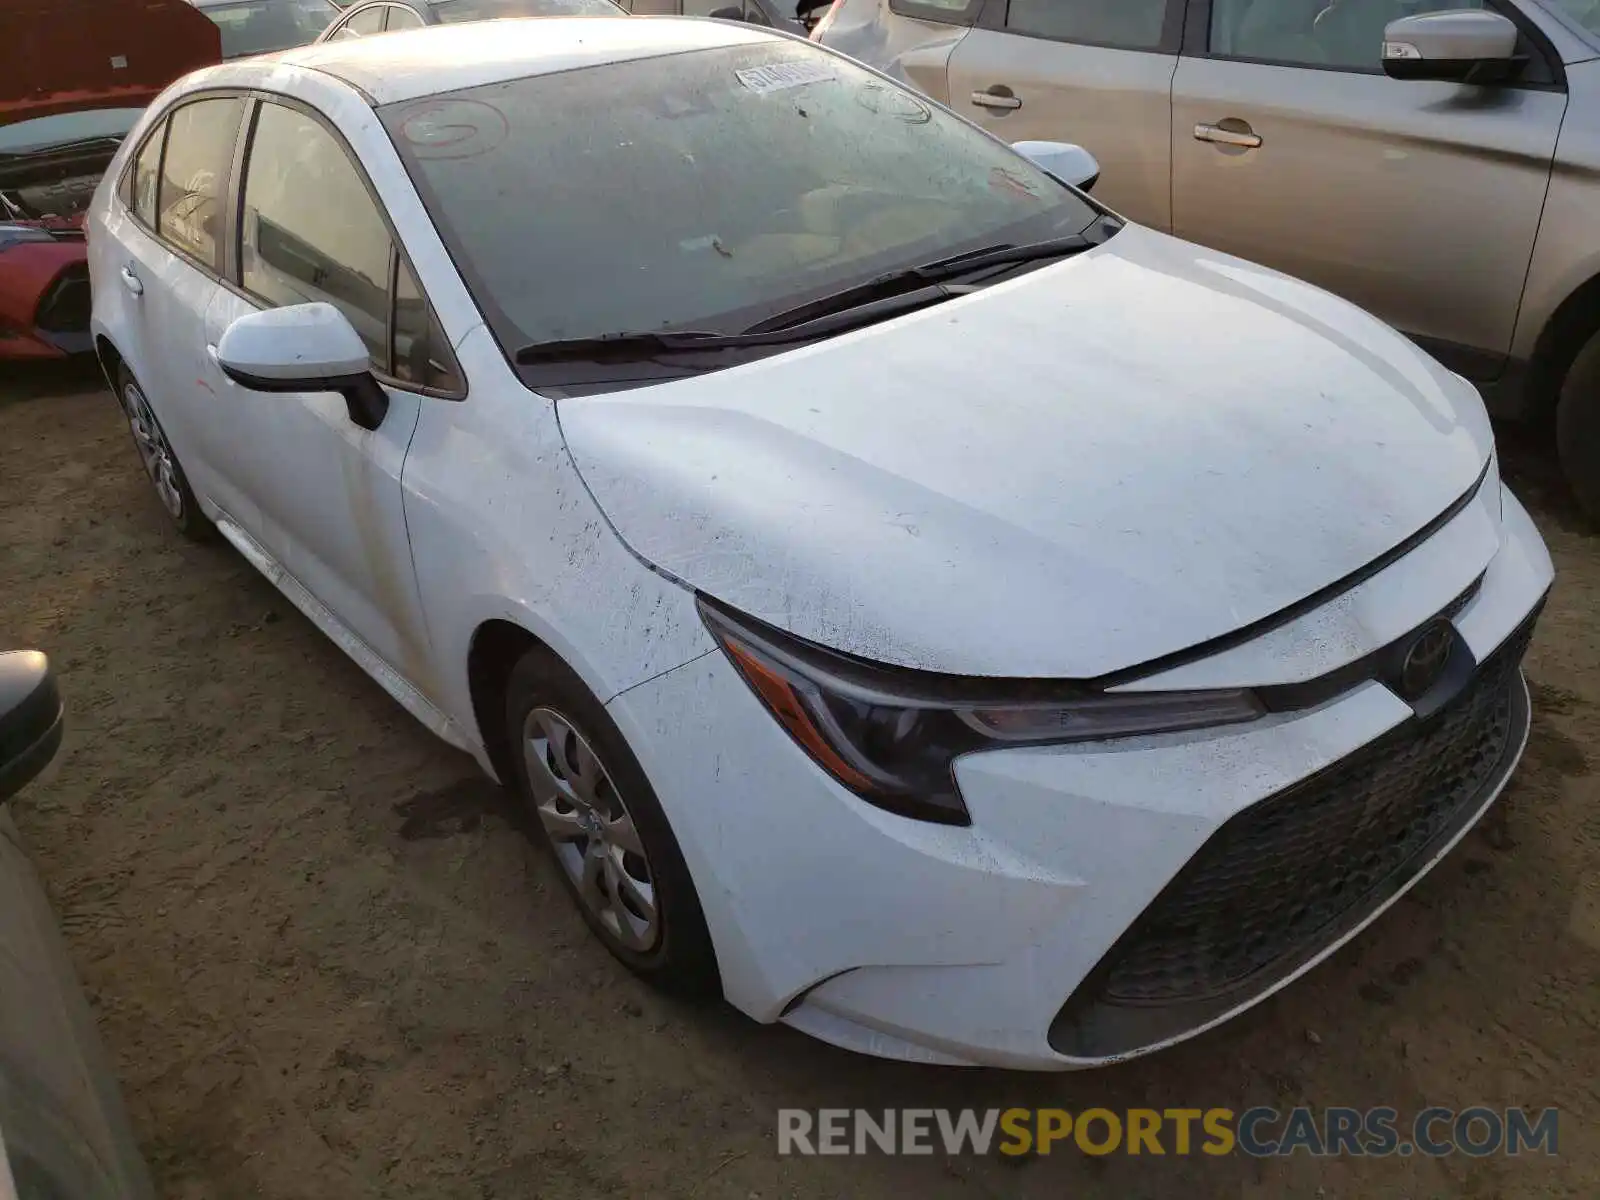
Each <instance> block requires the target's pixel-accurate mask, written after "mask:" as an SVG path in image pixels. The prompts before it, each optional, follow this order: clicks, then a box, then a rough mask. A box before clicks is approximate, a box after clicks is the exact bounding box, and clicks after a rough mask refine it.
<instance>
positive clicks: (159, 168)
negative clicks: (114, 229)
mask: <svg viewBox="0 0 1600 1200" xmlns="http://www.w3.org/2000/svg"><path fill="white" fill-rule="evenodd" d="M235 99H236V100H241V101H243V104H242V106H241V107H240V110H239V126H238V128H237V129H235V130H234V131H233V153H232V154H230V155H228V157H227V160H226V161H225V162H224V163H223V164H222V166H223V170H224V171H231V169H232V164H233V163H234V161H235V159H236V158H237V155H238V152H239V141H240V137H239V135H240V133H241V132H242V131H243V129H244V126H245V118H246V117H248V115H249V113H250V93H249V91H248V90H246V89H244V88H214V89H208V90H206V91H199V92H189V93H187V94H185V95H183V96H180V97H179V98H178V99H177V100H175V101H173V103H172V104H171V105H169V106H168V107H167V108H165V109H163V110H162V113H161V116H160V118H159V119H158V120H157V121H156V126H155V128H154V129H152V130H150V132H149V133H147V134H145V135H144V137H142V138H140V139H139V145H138V147H137V148H136V149H135V150H134V152H133V157H131V158H130V159H129V160H128V165H127V166H126V167H125V168H124V170H125V171H127V172H132V171H133V169H134V166H135V165H136V164H137V163H138V161H139V156H140V155H141V154H143V153H144V149H145V147H146V146H148V145H149V144H150V139H151V138H153V137H155V136H156V134H157V132H159V133H160V134H161V154H160V156H159V157H158V158H157V159H156V211H155V213H154V214H153V215H154V217H155V224H153V225H152V224H151V223H149V222H148V221H145V220H144V219H143V218H141V217H140V216H139V213H138V211H137V210H136V209H135V208H134V206H133V204H132V203H131V201H132V199H133V185H132V184H131V183H130V184H129V186H128V199H129V201H130V203H127V204H125V205H124V206H123V207H124V211H126V212H127V214H128V216H130V217H131V218H133V221H134V224H136V225H138V226H139V228H140V229H142V230H144V231H145V232H146V233H148V234H149V235H150V236H151V237H153V238H154V239H155V240H156V241H158V242H160V243H161V245H162V247H163V248H165V249H166V250H167V251H169V252H170V253H172V254H176V255H177V256H178V257H179V258H181V259H182V260H183V261H184V262H186V263H188V264H189V265H190V266H191V267H193V268H195V270H197V271H202V272H204V273H205V274H207V275H209V276H211V277H212V278H213V279H217V278H220V274H219V272H220V266H219V264H218V263H207V262H202V261H201V260H200V259H199V258H197V257H195V255H194V254H192V253H191V252H190V251H189V250H188V248H187V247H184V246H179V245H177V244H176V243H174V242H170V241H168V240H167V239H166V238H165V237H163V236H162V234H161V184H160V181H161V179H163V178H164V177H165V172H166V169H167V143H168V141H169V140H170V139H169V136H168V135H169V133H170V132H171V129H172V116H173V114H174V113H176V112H177V111H178V110H179V109H182V108H187V107H188V106H189V105H191V104H199V103H201V102H203V101H206V100H235ZM231 182H232V178H231V175H224V176H223V177H222V179H221V185H222V186H221V189H220V191H219V192H218V195H217V202H218V203H219V204H220V205H221V206H222V228H221V230H219V231H218V233H217V249H218V250H220V251H221V253H220V254H219V255H218V256H217V257H218V258H220V259H221V260H222V261H223V262H226V261H227V254H228V251H227V244H228V241H229V240H231V238H232V234H233V215H232V208H233V206H232V205H231V204H230V203H229V196H228V189H229V186H230V184H231ZM118 190H119V192H120V190H121V189H120V188H119V189H118ZM118 198H119V199H121V197H120V195H119V197H118Z"/></svg>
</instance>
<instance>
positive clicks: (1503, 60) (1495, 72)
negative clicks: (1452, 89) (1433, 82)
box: [1383, 9, 1528, 84]
mask: <svg viewBox="0 0 1600 1200" xmlns="http://www.w3.org/2000/svg"><path fill="white" fill-rule="evenodd" d="M1517 36H1518V35H1517V27H1516V25H1515V24H1514V23H1513V22H1512V21H1511V19H1510V18H1509V17H1503V16H1501V15H1500V14H1499V13H1497V12H1489V11H1488V10H1487V9H1462V10H1460V11H1455V12H1436V13H1423V14H1422V15H1421V16H1416V17H1402V18H1401V19H1400V20H1398V21H1390V22H1389V24H1388V25H1387V26H1386V27H1385V29H1384V31H1383V69H1384V73H1385V74H1387V75H1388V76H1389V77H1390V78H1391V79H1442V80H1448V81H1451V82H1454V83H1472V84H1491V83H1504V82H1505V81H1506V80H1508V79H1511V78H1514V77H1515V76H1516V74H1517V73H1518V72H1519V71H1521V70H1522V68H1523V67H1525V66H1527V63H1528V60H1527V58H1526V57H1523V56H1519V55H1518V54H1517Z"/></svg>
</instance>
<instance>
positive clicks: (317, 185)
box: [239, 104, 390, 372]
mask: <svg viewBox="0 0 1600 1200" xmlns="http://www.w3.org/2000/svg"><path fill="white" fill-rule="evenodd" d="M389 255H390V244H389V230H388V228H387V227H386V226H385V225H384V223H383V218H382V217H381V216H380V215H379V213H378V206H377V202H376V201H375V200H374V199H373V198H372V194H371V193H370V192H369V191H368V190H367V185H366V181H365V179H364V178H363V177H362V175H361V173H360V172H359V171H357V170H356V167H355V164H354V163H353V162H351V161H350V156H349V154H348V153H346V151H345V149H344V146H343V145H341V144H340V142H339V141H338V140H337V139H336V138H335V137H334V136H333V134H331V133H330V132H328V130H327V128H326V127H325V126H324V125H322V124H321V122H319V121H316V120H313V119H312V118H311V117H309V116H307V115H306V114H305V113H302V112H301V111H299V110H298V109H293V108H288V107H285V106H284V105H281V104H262V105H261V108H260V109H259V111H258V115H257V117H256V124H255V135H254V138H253V140H252V141H251V143H250V156H249V160H248V162H247V164H246V167H245V179H244V203H243V205H242V207H241V211H240V225H239V283H240V285H241V286H242V287H243V288H244V289H245V291H247V292H249V293H250V294H251V295H252V296H255V297H257V298H258V299H260V300H261V301H262V302H263V303H265V304H267V305H270V306H272V307H279V306H282V305H286V304H305V303H309V302H311V301H315V300H324V301H327V302H328V303H329V304H332V305H333V306H334V307H336V308H338V309H339V310H340V311H341V312H343V313H344V315H345V316H346V317H348V318H349V319H350V324H352V325H353V326H355V329H356V332H357V333H359V334H360V335H361V339H362V340H363V341H364V342H366V344H367V349H368V350H369V351H370V352H371V354H372V363H373V366H374V367H375V368H376V369H378V370H380V371H384V372H387V371H388V369H389Z"/></svg>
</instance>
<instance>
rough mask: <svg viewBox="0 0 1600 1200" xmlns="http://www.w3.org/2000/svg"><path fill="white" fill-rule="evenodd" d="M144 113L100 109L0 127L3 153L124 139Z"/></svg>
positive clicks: (142, 111)
mask: <svg viewBox="0 0 1600 1200" xmlns="http://www.w3.org/2000/svg"><path fill="white" fill-rule="evenodd" d="M143 114H144V109H142V108H96V109H91V110H89V111H88V112H73V113H56V114H55V115H53V116H48V117H35V118H34V119H33V120H31V121H19V122H18V123H17V124H15V125H7V126H5V127H4V128H0V154H15V153H18V152H26V151H29V150H44V149H48V148H49V147H51V146H65V145H67V144H69V143H71V142H83V141H88V140H89V139H90V138H124V137H127V136H128V130H130V129H132V128H133V127H134V125H135V124H136V123H137V122H138V120H139V118H140V117H141V116H142V115H143Z"/></svg>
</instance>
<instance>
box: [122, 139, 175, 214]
mask: <svg viewBox="0 0 1600 1200" xmlns="http://www.w3.org/2000/svg"><path fill="white" fill-rule="evenodd" d="M166 139H167V123H166V122H165V121H163V122H161V124H160V125H158V126H156V128H155V130H154V131H153V132H152V133H151V134H150V136H149V137H147V138H145V140H144V145H143V146H141V147H140V148H139V157H138V158H136V159H134V160H133V192H132V195H131V196H130V197H129V204H130V206H131V207H132V208H133V215H134V216H136V217H138V218H139V220H141V221H143V222H144V223H145V224H146V225H148V226H150V228H151V229H154V228H155V227H156V184H157V182H158V181H159V180H160V176H161V147H162V144H163V143H164V142H165V141H166Z"/></svg>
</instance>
